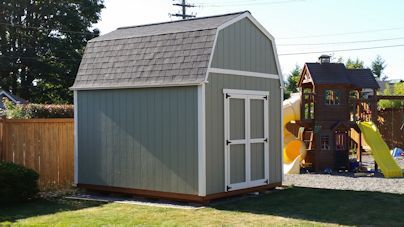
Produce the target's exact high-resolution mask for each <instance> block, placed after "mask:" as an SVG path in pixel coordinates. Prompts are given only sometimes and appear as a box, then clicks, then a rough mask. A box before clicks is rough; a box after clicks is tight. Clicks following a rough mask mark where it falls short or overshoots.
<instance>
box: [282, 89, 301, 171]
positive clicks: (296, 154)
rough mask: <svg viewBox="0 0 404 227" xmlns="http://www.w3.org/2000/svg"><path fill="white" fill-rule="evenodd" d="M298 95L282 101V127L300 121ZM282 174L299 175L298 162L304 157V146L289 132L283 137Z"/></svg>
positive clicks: (286, 131)
mask: <svg viewBox="0 0 404 227" xmlns="http://www.w3.org/2000/svg"><path fill="white" fill-rule="evenodd" d="M300 103H301V100H300V94H296V95H293V94H292V97H290V98H289V99H287V100H285V101H283V124H284V125H283V127H284V128H285V126H286V124H287V123H289V122H291V121H296V120H300ZM283 142H284V148H283V172H284V173H287V174H299V173H300V162H301V161H302V160H303V159H304V158H305V156H306V145H305V144H304V142H303V141H301V140H299V139H297V138H296V137H295V136H294V135H293V134H292V133H291V132H289V131H288V130H286V128H285V130H284V135H283Z"/></svg>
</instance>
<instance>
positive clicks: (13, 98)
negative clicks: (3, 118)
mask: <svg viewBox="0 0 404 227" xmlns="http://www.w3.org/2000/svg"><path fill="white" fill-rule="evenodd" d="M4 97H7V98H8V99H9V100H10V101H12V102H13V103H15V104H24V103H28V101H27V100H25V99H23V98H20V97H18V96H16V95H13V94H11V93H10V92H8V91H5V90H3V89H0V109H4V105H3V98H4Z"/></svg>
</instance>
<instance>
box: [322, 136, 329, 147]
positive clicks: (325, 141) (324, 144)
mask: <svg viewBox="0 0 404 227" xmlns="http://www.w3.org/2000/svg"><path fill="white" fill-rule="evenodd" d="M321 150H330V137H329V136H321Z"/></svg>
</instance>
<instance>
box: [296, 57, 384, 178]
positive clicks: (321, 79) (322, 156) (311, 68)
mask: <svg viewBox="0 0 404 227" xmlns="http://www.w3.org/2000/svg"><path fill="white" fill-rule="evenodd" d="M298 86H299V87H300V92H301V105H300V106H301V108H300V111H301V113H300V116H301V117H300V120H299V121H296V124H297V125H298V126H299V127H304V132H303V135H302V136H301V139H302V140H304V142H305V144H306V148H307V154H306V156H305V158H304V163H305V166H306V167H308V168H311V169H313V170H315V171H316V172H322V171H327V170H339V169H349V154H350V150H351V151H352V150H353V149H355V150H356V154H357V157H358V161H361V153H362V144H361V141H362V139H361V135H362V134H361V130H360V129H359V127H358V125H357V121H373V122H375V121H376V116H377V96H376V92H377V90H378V89H379V85H378V83H377V81H376V80H375V78H374V77H373V74H372V72H371V71H370V70H369V69H347V68H346V67H345V66H344V64H341V63H331V62H330V56H327V55H322V56H320V58H319V62H317V63H306V64H305V65H304V68H303V70H302V73H301V76H300V80H299V84H298Z"/></svg>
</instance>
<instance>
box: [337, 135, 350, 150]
mask: <svg viewBox="0 0 404 227" xmlns="http://www.w3.org/2000/svg"><path fill="white" fill-rule="evenodd" d="M335 149H336V150H346V149H347V136H346V133H344V132H337V133H336V134H335Z"/></svg>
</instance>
